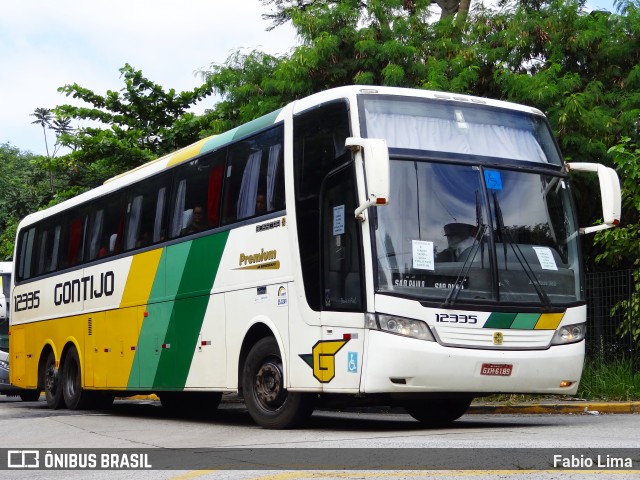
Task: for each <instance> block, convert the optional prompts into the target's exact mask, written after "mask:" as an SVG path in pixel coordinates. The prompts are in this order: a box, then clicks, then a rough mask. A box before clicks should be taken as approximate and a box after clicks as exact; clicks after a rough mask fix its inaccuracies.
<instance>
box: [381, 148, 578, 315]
mask: <svg viewBox="0 0 640 480" xmlns="http://www.w3.org/2000/svg"><path fill="white" fill-rule="evenodd" d="M390 177H391V191H390V198H391V199H393V200H392V201H391V202H390V204H389V205H388V206H385V207H382V208H378V209H377V216H378V218H377V224H376V227H375V237H376V252H377V266H378V278H377V280H378V285H377V287H378V291H381V292H393V293H395V294H401V295H405V296H410V297H415V298H418V299H424V300H432V301H438V302H445V303H448V304H451V305H453V304H455V303H456V302H457V303H458V304H459V303H495V302H500V303H508V304H512V303H515V304H525V303H526V304H529V305H532V304H534V305H540V304H543V305H546V306H549V305H556V306H559V305H566V304H569V303H575V302H577V301H582V300H583V294H582V284H581V275H580V270H579V258H578V245H577V232H576V226H575V222H574V216H573V213H572V208H571V200H570V194H569V189H568V187H567V185H566V183H565V181H564V180H563V179H562V178H561V177H557V176H549V175H546V174H539V173H525V172H522V171H510V170H503V169H495V168H491V169H488V168H484V167H482V166H479V165H478V166H470V165H455V164H442V163H431V162H424V161H408V160H392V161H391V171H390Z"/></svg>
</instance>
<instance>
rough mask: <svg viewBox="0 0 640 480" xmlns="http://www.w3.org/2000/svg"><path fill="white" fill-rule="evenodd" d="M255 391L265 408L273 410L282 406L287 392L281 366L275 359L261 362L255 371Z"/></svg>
mask: <svg viewBox="0 0 640 480" xmlns="http://www.w3.org/2000/svg"><path fill="white" fill-rule="evenodd" d="M255 393H256V398H257V400H258V402H259V403H260V405H261V406H262V407H263V408H264V409H265V410H270V411H275V410H278V409H279V408H281V407H282V405H283V404H284V402H285V400H286V398H287V392H286V391H285V389H284V385H283V375H282V366H281V365H280V363H279V362H278V361H277V360H269V361H266V362H265V363H263V364H262V365H261V367H260V369H259V370H258V372H257V373H256V379H255Z"/></svg>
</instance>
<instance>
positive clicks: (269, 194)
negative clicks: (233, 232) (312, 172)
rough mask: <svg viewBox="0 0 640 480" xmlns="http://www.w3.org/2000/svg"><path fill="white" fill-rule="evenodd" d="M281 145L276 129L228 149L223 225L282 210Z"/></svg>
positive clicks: (281, 129)
mask: <svg viewBox="0 0 640 480" xmlns="http://www.w3.org/2000/svg"><path fill="white" fill-rule="evenodd" d="M282 144H283V127H282V126H279V127H277V128H274V129H271V130H269V131H267V132H263V133H261V134H259V135H256V136H254V137H251V138H249V139H246V140H244V141H242V142H240V143H238V144H236V145H234V146H232V147H231V148H230V149H229V164H228V167H227V171H226V187H225V206H224V212H225V214H224V223H226V224H228V223H232V222H234V221H237V220H243V219H245V218H250V217H255V216H259V215H264V214H267V213H270V212H274V211H277V210H282V209H284V207H285V202H284V178H283V177H284V175H283V161H282V157H283V150H282Z"/></svg>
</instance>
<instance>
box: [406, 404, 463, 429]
mask: <svg viewBox="0 0 640 480" xmlns="http://www.w3.org/2000/svg"><path fill="white" fill-rule="evenodd" d="M472 400H473V397H468V398H433V399H427V400H415V401H411V402H408V403H406V404H405V405H404V408H405V410H406V411H407V413H408V414H409V415H411V416H412V417H413V418H415V419H416V420H418V421H419V422H422V423H424V424H427V425H430V426H439V425H446V424H448V423H451V422H453V421H454V420H457V419H458V418H460V417H461V416H462V415H464V413H465V412H466V411H467V409H468V408H469V405H471V401H472Z"/></svg>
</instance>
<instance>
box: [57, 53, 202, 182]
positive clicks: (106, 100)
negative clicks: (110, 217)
mask: <svg viewBox="0 0 640 480" xmlns="http://www.w3.org/2000/svg"><path fill="white" fill-rule="evenodd" d="M120 73H121V74H122V78H123V80H124V87H123V88H122V89H121V90H120V91H119V92H118V91H112V90H109V91H107V93H106V95H100V94H97V93H94V92H93V91H91V90H90V89H88V88H85V87H82V86H80V85H78V84H76V83H74V84H71V85H65V86H64V87H61V88H59V89H58V91H59V92H61V93H63V94H65V95H66V96H69V97H72V98H74V99H77V100H81V101H82V102H83V103H84V104H85V106H77V105H70V104H64V105H59V106H57V107H56V108H55V109H53V112H54V113H55V114H56V116H57V119H58V123H54V124H53V125H52V128H54V130H56V131H57V132H59V139H60V142H61V144H62V145H64V146H66V147H69V148H70V149H71V150H72V151H71V153H69V154H67V155H64V156H62V157H59V158H57V159H56V161H55V162H54V169H55V170H57V171H58V174H59V175H64V176H65V179H66V184H67V185H72V186H80V187H83V188H91V187H94V186H96V185H98V184H100V183H102V182H103V181H104V180H105V179H107V178H109V177H111V176H113V175H116V174H119V173H122V172H123V171H125V170H128V169H131V168H134V167H137V166H139V165H141V164H143V163H145V162H147V161H149V160H152V159H154V158H157V157H158V156H161V155H163V154H166V153H169V152H172V151H174V150H177V149H179V148H182V147H183V146H185V145H188V144H190V143H192V142H195V141H196V140H198V139H199V138H200V136H201V131H202V130H203V128H205V127H207V126H208V125H207V123H206V122H207V120H206V116H205V117H197V116H196V115H194V114H193V113H190V112H188V110H189V108H190V107H192V106H193V105H195V104H196V103H197V102H198V101H200V100H202V99H203V98H205V97H207V96H208V95H210V94H211V87H210V86H209V85H208V84H206V83H205V84H203V85H202V86H200V87H196V88H195V89H193V90H191V91H185V92H181V93H176V91H175V90H174V89H169V90H168V91H165V90H164V89H163V88H162V87H161V86H160V85H158V84H156V83H154V82H152V81H150V80H149V79H147V78H145V77H144V76H143V74H142V72H141V71H140V70H135V69H134V68H133V67H132V66H130V65H128V64H126V65H125V66H124V67H123V68H121V69H120ZM71 122H75V123H76V124H78V125H79V126H78V127H77V129H76V130H71V129H70V124H71Z"/></svg>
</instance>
